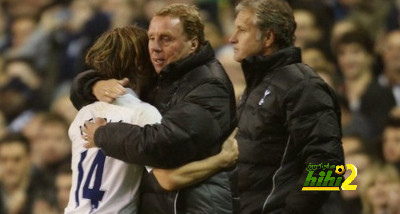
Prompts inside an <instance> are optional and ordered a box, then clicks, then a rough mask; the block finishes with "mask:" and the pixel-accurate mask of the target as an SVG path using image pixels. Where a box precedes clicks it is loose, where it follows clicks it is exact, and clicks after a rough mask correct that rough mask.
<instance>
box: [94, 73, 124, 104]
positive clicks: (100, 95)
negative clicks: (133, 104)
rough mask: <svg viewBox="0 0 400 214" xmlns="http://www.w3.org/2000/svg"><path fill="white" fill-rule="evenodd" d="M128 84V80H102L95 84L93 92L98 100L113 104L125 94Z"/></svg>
mask: <svg viewBox="0 0 400 214" xmlns="http://www.w3.org/2000/svg"><path fill="white" fill-rule="evenodd" d="M128 84H129V79H128V78H124V79H122V80H117V79H109V80H100V81H97V82H96V83H95V84H94V86H93V89H92V92H93V94H94V96H95V97H96V98H97V99H98V100H100V101H104V102H107V103H112V102H113V101H114V100H115V99H116V98H117V97H119V96H121V95H123V94H125V92H126V90H125V86H127V85H128Z"/></svg>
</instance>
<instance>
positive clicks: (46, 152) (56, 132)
mask: <svg viewBox="0 0 400 214" xmlns="http://www.w3.org/2000/svg"><path fill="white" fill-rule="evenodd" d="M68 127H69V124H68V123H67V122H66V121H65V119H64V118H63V117H61V116H60V115H58V114H54V113H47V114H46V115H45V116H44V118H43V119H42V121H41V123H40V129H39V133H38V137H37V139H36V140H37V142H35V143H37V144H38V147H39V148H40V153H41V158H42V162H41V165H40V166H39V169H40V170H42V171H44V172H46V173H48V174H51V175H52V176H53V177H54V175H55V174H56V172H57V168H58V166H60V165H61V164H63V163H64V162H65V161H66V160H69V158H70V154H71V144H70V141H69V137H68Z"/></svg>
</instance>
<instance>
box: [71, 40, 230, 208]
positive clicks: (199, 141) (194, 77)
mask: <svg viewBox="0 0 400 214" xmlns="http://www.w3.org/2000/svg"><path fill="white" fill-rule="evenodd" d="M80 78H81V80H76V81H75V85H73V89H72V90H73V91H72V92H73V93H72V94H71V99H72V100H73V102H74V105H75V106H79V103H80V101H79V100H82V99H83V100H85V99H86V100H87V98H90V96H89V95H88V92H90V90H89V91H88V90H87V89H86V90H87V91H86V92H85V93H84V94H86V95H79V94H77V91H80V92H82V91H85V89H82V88H85V86H82V85H84V84H85V82H86V80H88V79H90V80H93V79H96V78H98V77H96V75H95V74H93V73H92V74H88V75H87V76H86V77H82V76H81V77H80ZM85 78H86V80H83V79H85ZM89 82H90V81H89ZM91 82H93V81H91ZM77 85H78V86H77ZM79 85H81V86H79ZM86 88H87V87H86ZM91 97H92V99H93V96H91ZM150 97H152V99H151V101H152V102H151V103H152V104H153V105H155V106H156V107H157V109H158V110H159V111H160V112H161V114H162V116H163V118H162V121H161V124H156V125H146V126H145V127H143V128H141V127H139V126H135V125H131V124H125V123H108V124H107V125H106V126H105V127H101V128H99V129H98V130H97V131H96V133H95V142H96V144H97V146H99V147H100V148H102V149H103V151H104V152H105V154H106V155H108V156H111V157H114V158H117V159H120V160H123V161H126V162H130V163H139V164H144V165H149V166H155V167H161V168H170V167H177V166H181V165H182V164H185V163H188V162H191V161H195V160H200V159H203V158H206V157H209V156H211V155H214V154H217V153H218V152H219V151H220V148H221V145H222V143H223V142H224V140H225V139H226V138H227V137H228V136H229V134H230V132H231V131H232V130H233V128H234V127H235V126H236V118H235V116H236V106H235V97H234V91H233V87H232V83H231V82H230V80H229V78H228V76H227V74H226V73H225V71H224V69H223V67H222V66H221V64H220V63H219V62H218V61H217V60H216V59H215V56H214V52H213V50H212V48H211V46H209V45H208V44H207V45H206V46H204V47H202V48H201V49H200V50H199V52H197V53H195V54H192V55H190V56H189V57H187V58H185V59H182V60H180V61H177V62H175V63H171V64H170V65H168V66H167V67H165V68H164V69H163V70H162V71H161V72H160V74H159V75H158V81H157V84H156V86H155V87H154V90H153V92H152V93H151V96H150ZM74 99H76V100H75V101H74ZM231 174H232V173H231V172H230V171H227V172H220V173H218V174H216V175H214V176H212V177H211V178H209V179H207V180H206V181H204V182H202V183H200V184H198V185H195V186H192V187H189V188H185V189H182V190H180V191H179V194H176V192H174V193H167V192H165V191H162V189H161V187H160V186H159V185H158V183H157V182H156V180H155V178H154V176H153V175H152V174H145V176H143V180H142V189H141V191H142V200H141V209H140V210H141V211H140V212H141V213H168V214H170V213H174V209H176V210H177V213H232V209H233V208H232V196H231V190H230V187H231V186H230V185H231V182H230V179H231ZM176 198H177V200H176ZM175 200H176V201H175ZM174 203H176V205H174ZM174 206H176V208H174Z"/></svg>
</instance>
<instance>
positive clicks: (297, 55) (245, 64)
mask: <svg viewBox="0 0 400 214" xmlns="http://www.w3.org/2000/svg"><path fill="white" fill-rule="evenodd" d="M294 63H301V51H300V48H297V47H288V48H284V49H281V50H278V51H276V52H275V53H273V54H271V55H269V56H267V57H263V56H250V57H247V58H246V59H244V60H243V61H242V63H241V65H242V70H243V72H244V76H245V78H246V82H247V83H249V82H251V81H253V79H254V78H256V79H259V80H260V79H262V77H263V76H265V74H267V73H268V72H270V71H273V70H275V69H277V68H280V67H283V66H286V65H290V64H294Z"/></svg>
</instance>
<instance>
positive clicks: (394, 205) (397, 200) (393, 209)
mask: <svg viewBox="0 0 400 214" xmlns="http://www.w3.org/2000/svg"><path fill="white" fill-rule="evenodd" d="M388 214H400V182H397V183H393V184H392V185H391V186H390V187H389V202H388Z"/></svg>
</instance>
